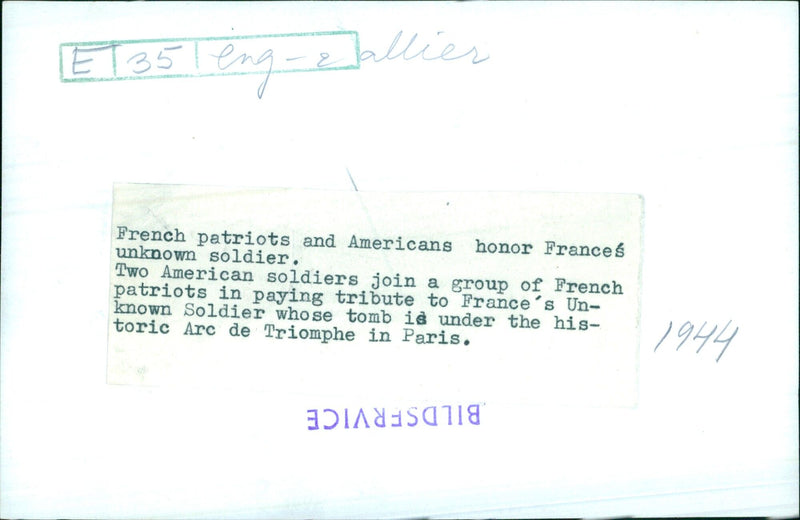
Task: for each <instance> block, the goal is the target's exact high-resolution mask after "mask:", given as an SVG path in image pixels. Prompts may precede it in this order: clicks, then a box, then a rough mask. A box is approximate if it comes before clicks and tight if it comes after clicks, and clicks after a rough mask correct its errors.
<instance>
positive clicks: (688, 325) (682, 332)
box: [653, 320, 739, 362]
mask: <svg viewBox="0 0 800 520" xmlns="http://www.w3.org/2000/svg"><path fill="white" fill-rule="evenodd" d="M707 323H708V322H705V321H704V322H703V324H702V325H701V326H700V329H699V330H698V331H697V333H696V334H695V335H694V338H691V336H692V332H694V325H692V322H690V321H686V322H684V324H683V325H681V328H680V329H678V333H677V334H678V338H683V339H682V340H681V342H680V343H678V346H677V347H675V350H679V349H680V348H681V347H682V346H683V344H684V343H686V341H687V340H689V339H690V338H691V339H692V341H697V340H699V339H701V340H703V341H702V343H700V346H699V347H697V351H696V352H695V353H696V354H699V353H700V351H701V350H702V349H703V347H705V346H706V343H707V342H708V340H709V339H711V336H713V335H714V333H715V332H717V326H716V325H714V327H713V328H712V329H711V330H709V331H708V332H707V333H705V334H704V333H703V329H704V328H705V327H706V324H707ZM730 324H731V320H728V323H726V324H725V326H724V327H723V328H722V330H721V331H719V332H718V333H717V336H716V337H715V338H714V339H713V341H712V343H720V344H722V345H724V346H723V347H722V350H720V353H719V355H717V362H719V360H720V358H721V357H722V355H723V354H724V353H725V351H726V350H727V349H728V347H729V346H730V344H731V341H733V338H734V337H735V336H736V333H737V332H739V327H736V329H735V330H734V331H733V332H732V333H731V334H730V335H729V336H728V337H727V338H724V339H723V338H722V336H723V334H725V331H726V330H728V327H729V326H730ZM671 331H672V322H671V321H670V322H669V327H667V331H666V332H665V333H664V336H662V337H661V340H660V341H659V342H658V344H657V345H656V348H654V349H653V352H655V351H657V350H658V347H660V346H661V344H662V343H664V340H665V339H667V336H669V333H670V332H671Z"/></svg>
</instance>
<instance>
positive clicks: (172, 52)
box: [59, 30, 489, 99]
mask: <svg viewBox="0 0 800 520" xmlns="http://www.w3.org/2000/svg"><path fill="white" fill-rule="evenodd" d="M444 35H445V32H444V31H438V32H437V33H436V35H435V36H433V37H432V38H428V39H425V38H423V37H420V35H419V34H418V33H409V34H406V33H404V31H402V30H400V31H398V32H397V33H396V34H395V36H394V39H393V40H391V42H390V43H389V44H388V46H387V47H385V48H382V49H380V50H369V49H365V50H363V51H361V52H359V51H358V49H359V41H358V33H356V32H354V31H333V32H317V33H297V34H278V35H264V36H238V37H219V38H216V37H215V38H186V39H180V38H168V39H163V40H124V41H123V40H120V41H106V42H82V43H62V44H61V46H60V48H59V51H60V63H61V81H63V82H87V81H115V80H131V79H147V78H149V79H153V78H185V77H206V76H229V75H241V74H260V75H262V77H263V79H262V81H261V82H260V83H259V85H258V88H257V90H256V94H257V95H258V97H259V99H260V98H261V97H262V96H263V95H264V90H265V89H266V86H267V83H268V81H269V79H270V77H271V76H272V74H274V73H278V72H311V71H321V70H346V69H358V68H360V67H361V63H362V62H363V63H373V64H377V63H382V62H393V61H399V62H410V61H419V62H455V61H460V62H463V63H468V64H471V65H478V64H480V63H483V62H485V61H486V60H488V59H489V54H488V53H486V52H484V51H482V50H480V49H478V48H477V47H476V46H474V45H471V46H469V45H461V44H457V43H455V42H453V41H450V40H449V38H447V37H446V36H444Z"/></svg>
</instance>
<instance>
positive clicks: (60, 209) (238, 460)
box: [0, 2, 798, 518]
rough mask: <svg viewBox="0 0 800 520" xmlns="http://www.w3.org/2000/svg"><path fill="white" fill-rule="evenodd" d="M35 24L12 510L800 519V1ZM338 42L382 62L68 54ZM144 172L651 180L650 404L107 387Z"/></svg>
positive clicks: (257, 181)
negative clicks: (337, 400) (394, 405)
mask: <svg viewBox="0 0 800 520" xmlns="http://www.w3.org/2000/svg"><path fill="white" fill-rule="evenodd" d="M3 14H4V16H3V74H2V82H3V84H2V87H3V144H2V145H3V159H2V161H3V163H2V168H3V200H2V208H3V209H2V347H1V348H2V350H1V351H0V391H1V393H0V395H1V399H0V442H1V444H0V516H3V517H19V518H34V517H35V518H42V517H70V518H112V517H113V518H116V517H126V518H131V517H145V516H147V517H154V518H185V517H188V516H191V517H214V518H217V517H231V518H233V517H236V518H255V517H259V518H263V517H311V516H313V517H343V516H348V517H352V516H356V517H358V516H382V517H397V516H402V517H408V516H429V517H436V516H470V517H475V516H517V517H518V516H567V515H569V516H573V515H579V516H608V515H654V514H658V515H698V514H706V515H709V514H711V515H713V514H725V515H739V514H760V515H796V514H797V512H798V498H797V493H796V491H797V486H798V444H797V442H798V441H797V439H798V414H797V391H798V377H797V366H798V339H797V338H798V327H797V303H798V299H797V287H798V277H797V273H798V269H797V265H798V255H797V235H798V227H797V213H798V206H797V193H798V184H797V169H798V155H797V135H798V127H797V115H798V93H797V84H798V74H797V70H798V66H797V63H798V46H797V41H798V31H797V7H796V5H795V4H792V3H746V4H745V3H713V4H709V3H697V4H685V3H671V2H661V3H653V4H651V3H624V4H614V3H602V4H595V3H591V4H584V3H568V4H562V3H530V4H528V3H509V4H505V3H468V4H397V3H393V4H367V5H361V4H344V3H337V4H316V3H315V4H278V5H271V4H260V3H245V4H237V3H224V4H223V3H219V4H217V3H197V4H193V3H182V4H104V3H81V4H69V3H58V4H55V3H53V4H50V3H6V4H4V13H3ZM338 32H349V33H352V32H355V33H357V36H358V38H357V43H358V49H357V52H358V53H359V54H358V55H359V57H360V63H359V65H360V66H359V67H358V68H343V69H341V70H316V69H318V68H320V66H319V60H317V63H316V64H313V66H312V67H311V69H313V70H307V69H309V68H304V69H303V70H307V71H305V72H289V71H282V72H279V71H278V70H277V69H276V70H275V71H274V73H271V74H270V75H269V77H267V76H266V74H265V73H264V72H259V73H257V74H243V75H238V74H237V75H212V76H207V77H183V78H169V79H156V78H153V79H147V80H141V81H138V80H118V81H80V82H69V81H66V80H65V79H68V78H69V74H68V75H67V76H66V77H65V76H64V75H63V73H64V71H63V67H64V66H65V63H67V64H69V62H68V61H65V60H64V55H63V53H62V51H63V50H64V48H67V49H68V48H69V47H68V46H67V47H64V48H62V44H65V43H77V42H130V41H140V40H157V41H162V42H163V41H164V40H169V39H174V40H178V39H180V40H181V41H185V42H194V41H195V40H196V39H203V38H231V39H232V40H231V41H234V42H239V41H244V39H240V40H236V39H235V37H241V36H259V35H261V36H263V35H276V34H309V33H313V34H317V33H338ZM412 40H413V41H412ZM203 41H206V40H203ZM213 41H217V42H223V41H227V40H213ZM247 41H249V42H251V43H253V42H255V43H258V42H260V41H261V40H257V41H254V40H252V39H250V40H247ZM351 41H353V40H351ZM304 42H305V43H304V45H306V47H305V48H303V49H305V50H304V51H303V52H317V51H318V49H317V48H316V47H314V45H316V44H317V43H318V42H316V41H313V42H311V41H307V40H304ZM393 42H395V43H394V46H392V44H393ZM152 43H153V42H150V43H149V44H152ZM255 43H254V44H255ZM149 44H148V45H149ZM448 44H452V48H450V47H448ZM125 45H128V44H125ZM170 45H172V46H175V45H176V44H174V43H173V44H170ZM187 45H188V44H187ZM286 45H287V47H285V48H284V47H281V49H284V51H282V52H287V53H288V52H289V51H292V52H294V51H296V50H298V48H299V47H297V46H294V45H295V44H294V43H290V44H286ZM320 45H322V44H320ZM336 45H339V46H341V47H337V49H339V50H338V51H337V52H342V53H344V52H349V51H348V50H347V46H346V45H345V44H344V43H342V42H341V41H339V40H337V43H336ZM425 45H428V47H427V51H425V52H427V54H425V53H422V54H419V53H420V52H422V51H423V49H424V48H425ZM73 47H74V46H73ZM199 47H200V45H198V48H199ZM255 48H256V49H257V50H254V51H252V52H253V53H257V52H258V50H260V49H261V47H258V46H256V47H255ZM277 48H278V47H277V46H276V49H277ZM406 48H408V50H407V51H406V54H405V56H403V50H404V49H406ZM473 48H474V51H473V50H472V49H473ZM235 49H236V50H237V51H238V50H239V49H240V47H235ZM285 49H288V50H285ZM445 49H450V50H448V51H446V52H444V54H445V57H446V58H450V57H455V56H459V55H464V57H463V58H460V59H453V60H446V59H441V56H442V54H443V52H442V51H443V50H445ZM222 50H224V46H223V49H220V50H218V51H209V53H210V52H219V54H218V56H222V55H223V54H224V53H223V52H222ZM97 52H102V51H97ZM120 52H121V51H120ZM141 52H149V53H150V54H148V55H147V59H148V60H150V61H149V63H150V65H151V67H158V66H159V65H162V66H165V65H166V61H164V60H163V59H161V60H159V59H158V52H163V46H162V48H161V49H157V50H156V49H153V50H149V48H148V50H146V51H141ZM168 52H178V51H168ZM233 52H235V51H232V53H233ZM261 52H262V54H253V56H255V57H254V60H253V61H252V63H255V61H259V58H261V63H259V64H258V66H262V67H263V66H264V65H266V64H268V60H267V58H266V56H264V55H263V52H264V51H263V50H262V51H261ZM319 52H326V51H324V50H323V51H319ZM319 52H317V55H319ZM370 53H371V54H370ZM98 56H99V55H98ZM120 56H123V55H122V54H120ZM124 56H126V57H125V59H124V60H122V59H120V60H118V61H117V63H116V65H115V66H117V67H119V70H122V68H123V67H124V66H128V67H133V66H137V67H139V68H142V67H143V66H144V65H143V64H142V63H141V62H140V59H141V58H143V57H142V56H139V58H134V57H133V56H128V55H124ZM164 56H167V57H176V56H177V55H172V54H169V55H165V54H162V58H163V57H164ZM226 56H227V55H226ZM231 56H233V54H231ZM387 56H390V57H393V56H398V57H396V58H393V59H389V57H387ZM413 56H416V57H413ZM92 57H93V58H94V55H93V56H92ZM280 57H283V58H284V59H288V58H296V57H298V56H294V55H289V54H285V55H280ZM315 57H316V55H315ZM335 57H336V56H333V54H332V53H331V54H330V55H329V56H328V57H327V58H328V59H333V58H335ZM278 58H279V55H278V54H277V53H276V54H275V56H273V57H272V58H271V59H272V60H273V61H277V60H278ZM406 58H408V59H406ZM426 58H428V59H426ZM436 58H438V59H436ZM216 59H217V60H221V59H223V58H220V57H218V58H216ZM319 59H320V60H322V59H323V57H322V56H320V57H319ZM131 60H133V61H131ZM99 61H100V58H99V57H98V58H97V63H99ZM245 61H246V60H245ZM92 63H94V62H92ZM343 63H344V62H343ZM347 63H348V64H349V63H350V62H347ZM89 65H90V64H78V68H77V69H76V70H77V71H78V72H80V71H81V70H83V69H81V68H80V67H81V66H89ZM112 65H113V64H112ZM206 65H207V64H203V66H206ZM213 65H214V63H213V60H212V64H211V66H212V70H213ZM226 65H227V63H223V64H222V65H220V62H219V61H218V62H217V67H218V69H219V68H220V67H221V66H226ZM236 66H239V65H231V67H236ZM240 66H241V67H246V66H249V65H248V64H247V63H240ZM187 67H190V65H187ZM197 67H198V68H199V67H200V64H199V63H198V64H197ZM322 68H325V67H322ZM298 69H299V67H298ZM188 70H191V67H190V68H189V69H188ZM226 70H227V71H228V72H231V71H233V69H226ZM259 70H260V69H259ZM113 72H114V71H113V66H112V70H111V73H113ZM217 72H224V71H222V70H219V71H217ZM256 72H258V71H256ZM104 73H109V71H108V70H105V69H104ZM148 73H149V72H148ZM134 74H135V73H134ZM265 80H266V82H265ZM264 82H265V83H264ZM262 83H263V89H262V88H261V86H262ZM259 94H261V97H259ZM114 183H166V184H195V185H220V186H238V187H247V186H252V187H254V188H276V187H278V188H279V187H290V188H307V189H326V190H348V191H349V190H353V189H355V188H357V190H359V192H368V191H369V192H372V191H376V192H378V191H380V192H383V191H385V192H395V191H423V192H428V191H432V192H440V191H471V192H490V191H520V192H522V191H531V192H540V191H544V192H548V191H553V192H579V193H580V192H587V193H630V194H637V195H641V196H642V197H643V199H644V213H645V217H644V231H643V250H642V259H643V268H642V293H641V333H640V346H639V396H638V406H637V407H636V408H621V409H607V408H595V407H580V406H577V407H574V406H573V407H566V408H565V407H561V406H556V405H552V406H547V405H537V406H529V405H521V404H511V403H509V404H507V405H504V406H497V407H494V408H492V409H491V411H485V413H484V414H483V415H482V417H481V419H482V421H481V422H482V424H481V427H480V428H474V429H463V430H458V431H456V430H444V429H432V430H414V431H411V430H394V431H391V430H387V431H384V432H381V433H383V434H382V435H376V434H375V432H374V431H369V432H368V433H367V434H362V433H364V432H357V433H358V434H359V435H353V431H350V430H343V431H335V432H330V433H331V435H315V433H319V432H314V431H309V430H307V429H305V425H306V414H307V409H308V408H309V407H310V405H309V404H308V399H307V398H306V397H304V396H302V395H282V394H280V393H279V392H277V393H276V392H267V393H265V392H258V391H250V390H241V389H240V390H236V389H230V388H229V389H219V388H207V387H203V386H186V387H170V388H166V387H140V386H116V385H107V384H106V363H107V354H106V352H107V339H108V327H107V323H108V297H109V292H108V281H109V275H110V272H109V265H110V257H109V246H110V237H111V231H112V230H111V202H112V187H113V185H114ZM409 211H410V212H412V213H413V211H414V209H413V208H410V209H409ZM687 321H688V322H690V323H691V325H692V327H693V328H692V331H693V332H692V333H691V337H690V338H688V340H687V341H686V343H685V344H684V345H683V346H682V347H681V348H680V349H678V350H676V347H677V346H678V344H679V343H680V342H681V340H682V339H683V338H684V337H685V336H686V335H687V331H688V325H686V322H687ZM729 322H730V325H729V328H728V331H732V330H733V329H734V328H735V329H736V331H737V332H736V335H735V337H734V338H733V339H732V340H731V341H730V342H729V344H728V346H727V349H726V351H725V352H724V355H722V356H721V357H719V361H717V358H718V355H719V354H720V347H721V344H719V343H717V344H714V343H712V342H711V340H709V344H708V345H706V346H705V347H704V348H703V349H702V350H701V351H700V352H699V353H696V350H697V347H698V346H700V343H701V342H702V341H703V338H702V336H701V337H700V338H699V339H695V335H696V334H697V332H698V330H699V329H700V327H701V325H703V324H704V323H707V325H706V327H713V326H715V325H716V326H718V327H719V329H721V328H722V327H723V326H724V325H725V324H726V323H729ZM670 324H671V327H670ZM668 331H669V332H668ZM707 331H708V328H706V329H703V334H705V333H706V332H707ZM665 333H666V335H665ZM726 334H727V333H726ZM662 337H664V340H663V341H661V339H662ZM712 340H713V337H712ZM660 341H661V343H659V342H660ZM656 345H659V347H658V349H657V350H656ZM487 377H502V375H501V374H500V375H498V374H489V375H487ZM364 393H365V396H369V389H368V388H367V389H364Z"/></svg>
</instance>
